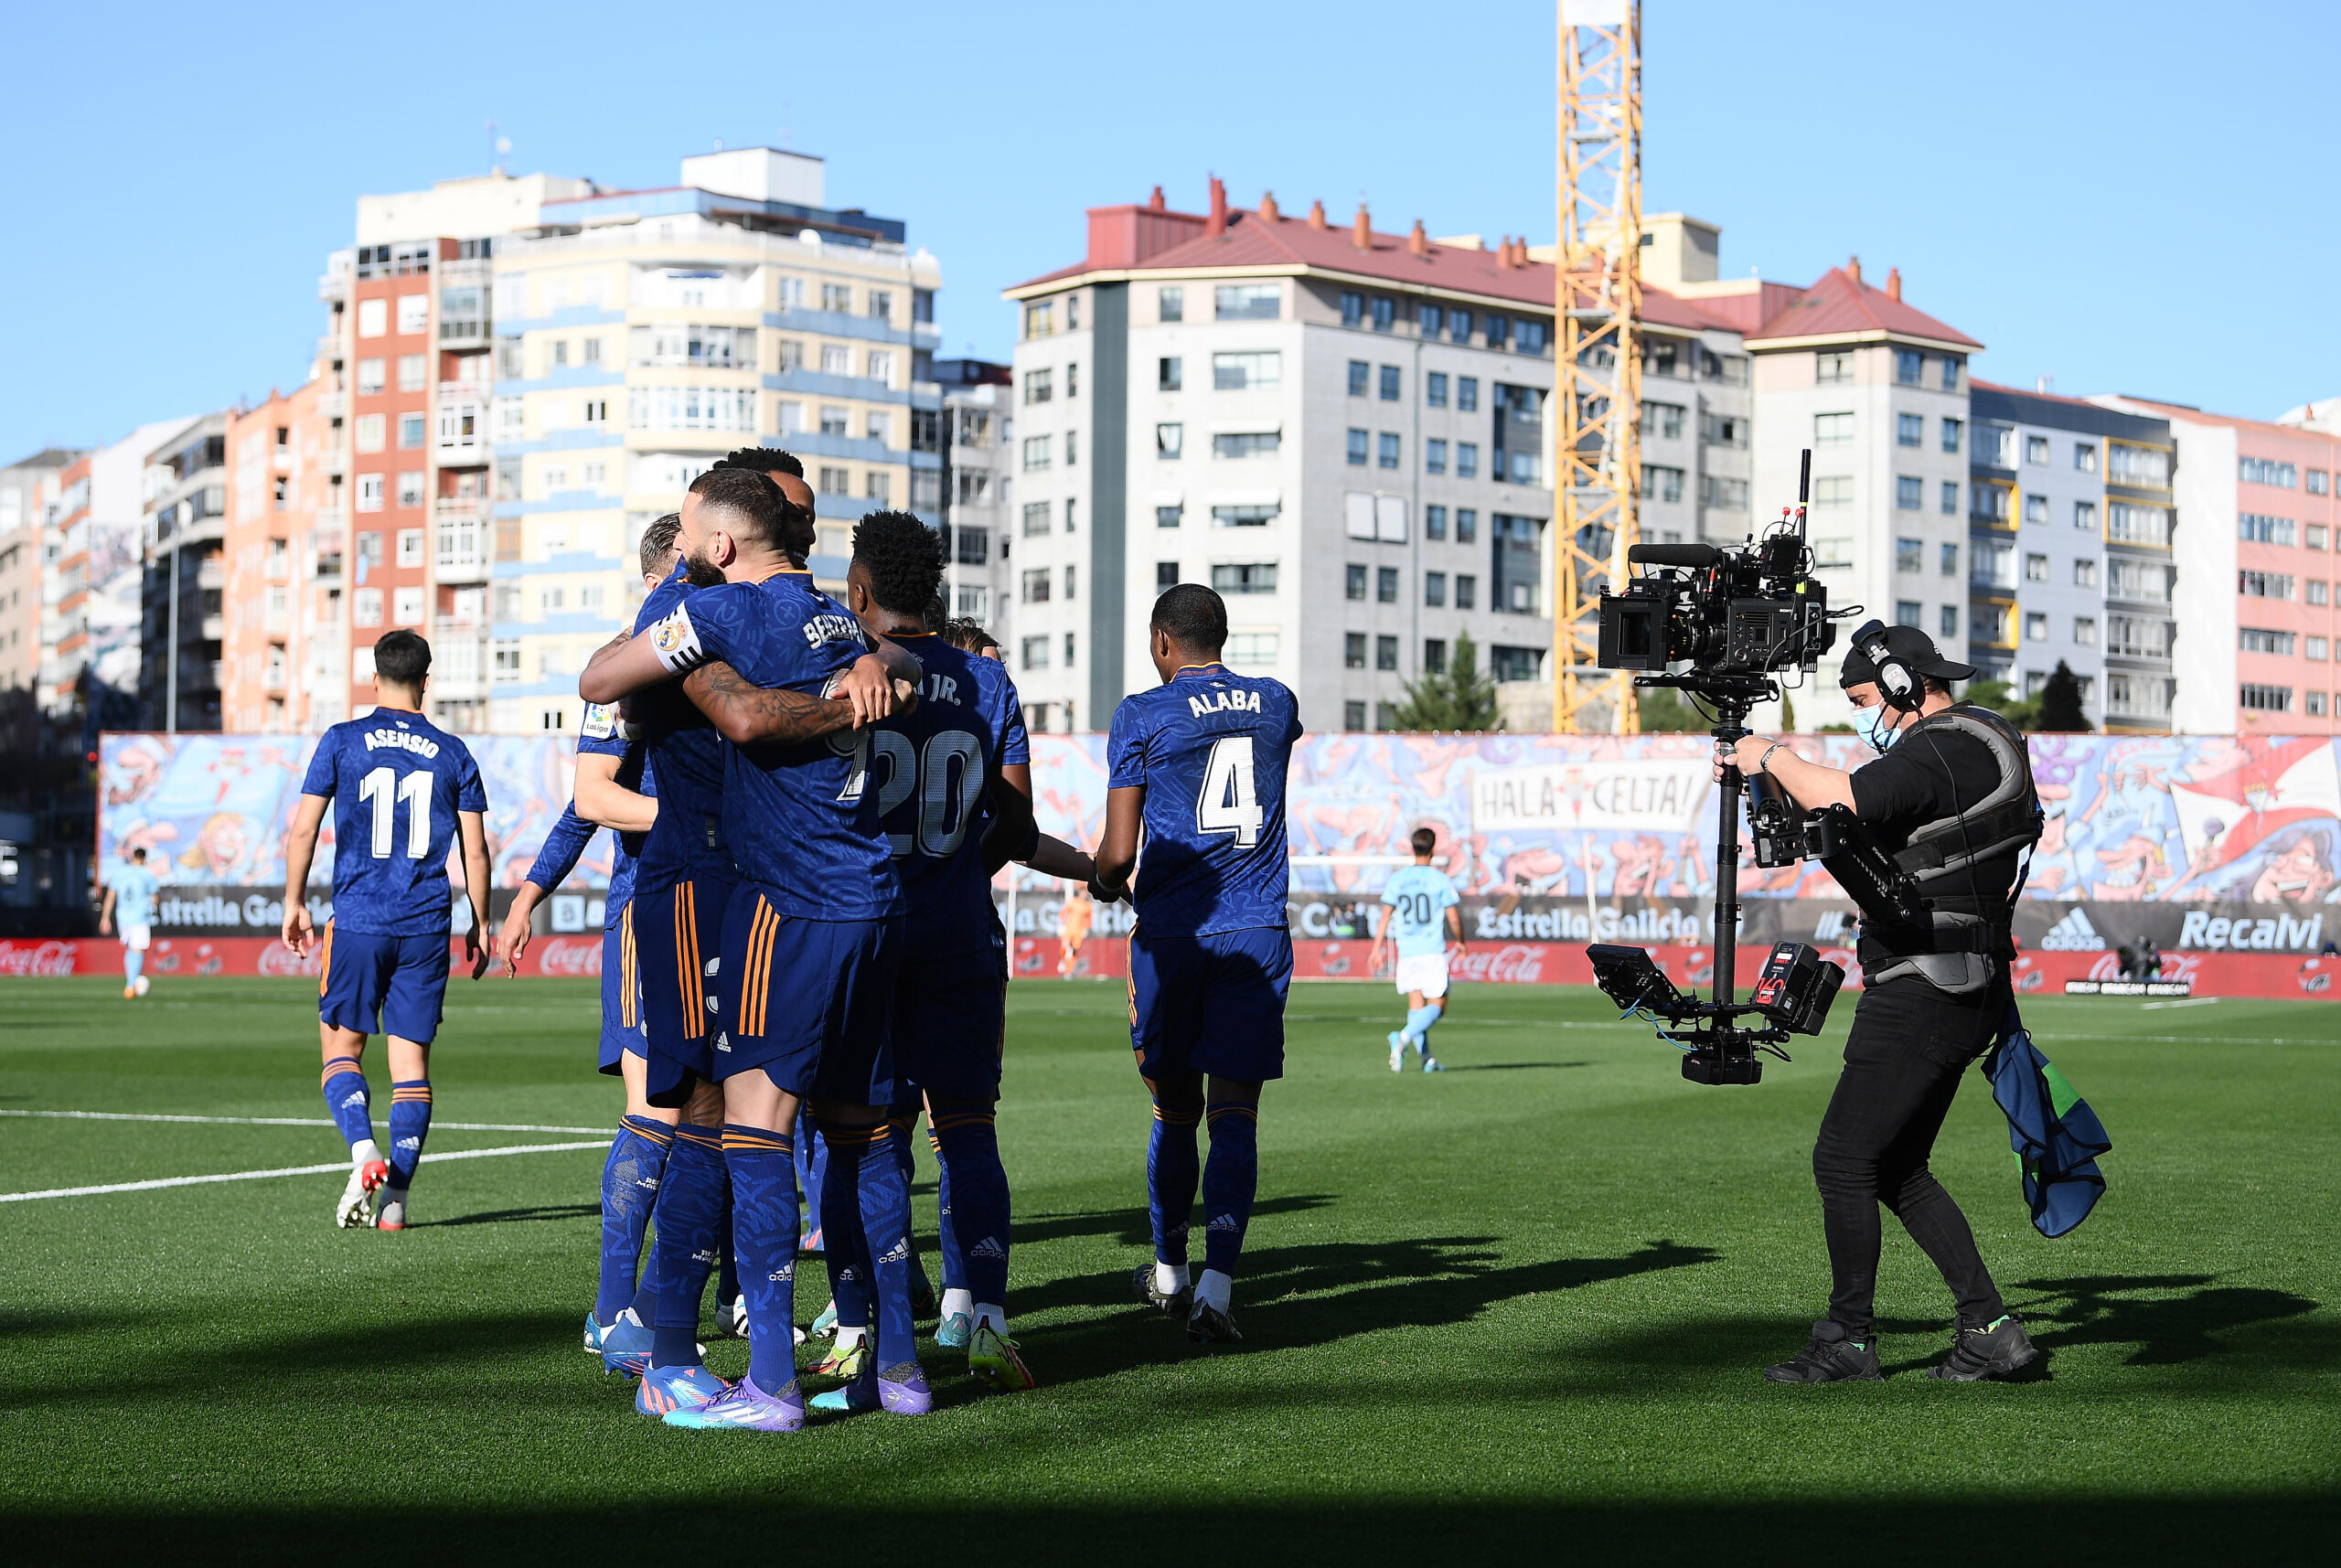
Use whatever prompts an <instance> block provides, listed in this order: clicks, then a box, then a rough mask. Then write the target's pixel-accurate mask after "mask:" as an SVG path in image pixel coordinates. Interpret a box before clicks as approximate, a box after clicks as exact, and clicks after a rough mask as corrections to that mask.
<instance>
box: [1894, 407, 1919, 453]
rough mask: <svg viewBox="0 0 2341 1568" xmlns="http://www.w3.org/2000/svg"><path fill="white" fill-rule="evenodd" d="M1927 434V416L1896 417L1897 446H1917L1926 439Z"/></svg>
mask: <svg viewBox="0 0 2341 1568" xmlns="http://www.w3.org/2000/svg"><path fill="white" fill-rule="evenodd" d="M1926 434H1927V421H1926V416H1925V415H1923V414H1897V415H1895V416H1894V444H1895V445H1897V446H1916V445H1918V444H1919V443H1920V442H1921V441H1923V440H1925V439H1926Z"/></svg>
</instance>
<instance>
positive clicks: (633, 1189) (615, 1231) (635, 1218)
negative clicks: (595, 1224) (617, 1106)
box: [593, 1116, 675, 1328]
mask: <svg viewBox="0 0 2341 1568" xmlns="http://www.w3.org/2000/svg"><path fill="white" fill-rule="evenodd" d="M674 1141H675V1129H674V1128H672V1127H670V1126H668V1125H666V1124H665V1123H664V1122H659V1121H655V1120H653V1119H652V1118H650V1117H648V1116H628V1117H626V1118H625V1120H624V1121H622V1122H620V1123H619V1124H618V1136H615V1137H614V1138H612V1139H611V1140H610V1157H609V1158H608V1159H607V1160H606V1161H604V1163H603V1166H602V1277H601V1285H600V1288H599V1289H598V1290H596V1291H595V1292H594V1294H593V1320H594V1321H595V1322H597V1323H599V1324H600V1325H601V1326H602V1327H603V1328H608V1327H609V1326H610V1325H611V1324H613V1323H615V1322H616V1321H617V1319H618V1314H619V1313H621V1312H623V1311H625V1308H626V1306H627V1304H628V1303H629V1302H631V1301H633V1299H634V1288H635V1275H636V1272H637V1271H638V1269H639V1268H640V1265H641V1262H642V1237H643V1234H644V1232H647V1231H648V1230H649V1229H650V1211H651V1208H652V1206H653V1205H654V1204H656V1203H657V1200H658V1182H659V1179H660V1178H661V1177H662V1176H664V1175H665V1173H666V1169H667V1150H668V1147H670V1146H671V1145H672V1144H673V1143H674Z"/></svg>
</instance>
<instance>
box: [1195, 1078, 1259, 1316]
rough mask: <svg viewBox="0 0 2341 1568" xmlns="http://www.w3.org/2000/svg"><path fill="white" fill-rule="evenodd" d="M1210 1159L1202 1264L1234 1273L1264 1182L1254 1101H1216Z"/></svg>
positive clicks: (1206, 1173) (1205, 1186) (1206, 1171)
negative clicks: (1245, 1232)
mask: <svg viewBox="0 0 2341 1568" xmlns="http://www.w3.org/2000/svg"><path fill="white" fill-rule="evenodd" d="M1209 1115H1210V1120H1211V1159H1210V1161H1209V1162H1208V1163H1207V1164H1205V1165H1204V1167H1203V1267H1205V1268H1207V1269H1213V1270H1216V1271H1217V1272H1219V1273H1221V1274H1224V1275H1229V1276H1230V1277H1233V1276H1234V1275H1235V1260H1236V1258H1237V1257H1238V1256H1239V1255H1241V1254H1242V1253H1243V1251H1244V1228H1245V1226H1247V1225H1249V1224H1250V1223H1251V1222H1252V1200H1253V1198H1254V1197H1255V1196H1256V1194H1257V1193H1258V1191H1259V1187H1260V1113H1259V1109H1258V1107H1256V1106H1253V1105H1245V1104H1235V1103H1230V1104H1223V1105H1213V1107H1212V1108H1211V1111H1210V1113H1209Z"/></svg>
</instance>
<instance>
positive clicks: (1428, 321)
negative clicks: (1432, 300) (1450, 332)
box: [1415, 301, 1441, 342]
mask: <svg viewBox="0 0 2341 1568" xmlns="http://www.w3.org/2000/svg"><path fill="white" fill-rule="evenodd" d="M1440 315H1441V312H1440V310H1439V307H1438V306H1437V305H1435V304H1429V303H1428V302H1427V301H1426V302H1425V303H1424V304H1418V305H1416V307H1415V319H1416V321H1417V322H1419V323H1420V324H1421V325H1422V334H1423V338H1424V340H1425V341H1426V342H1427V341H1429V340H1430V339H1433V338H1436V337H1437V336H1438V329H1439V326H1440V325H1441V322H1440V319H1439V318H1440Z"/></svg>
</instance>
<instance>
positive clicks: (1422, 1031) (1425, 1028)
mask: <svg viewBox="0 0 2341 1568" xmlns="http://www.w3.org/2000/svg"><path fill="white" fill-rule="evenodd" d="M1438 1013H1439V1007H1438V1003H1437V1002H1432V1003H1430V1004H1429V1005H1427V1006H1426V1007H1419V1008H1410V1009H1408V1011H1407V1013H1406V1029H1404V1030H1403V1031H1402V1032H1403V1033H1404V1034H1405V1035H1406V1038H1407V1039H1408V1040H1413V1041H1414V1042H1415V1049H1416V1051H1421V1052H1422V1053H1423V1054H1424V1055H1426V1056H1427V1055H1429V1054H1430V1026H1431V1025H1433V1024H1435V1023H1437V1022H1438Z"/></svg>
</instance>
